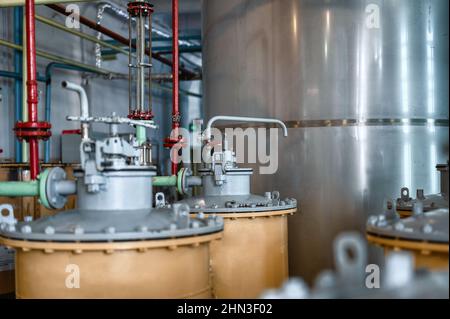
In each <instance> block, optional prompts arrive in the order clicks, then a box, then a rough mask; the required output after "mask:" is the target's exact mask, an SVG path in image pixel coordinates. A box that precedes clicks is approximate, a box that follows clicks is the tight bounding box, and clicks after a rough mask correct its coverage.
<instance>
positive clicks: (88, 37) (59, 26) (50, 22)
mask: <svg viewBox="0 0 450 319" xmlns="http://www.w3.org/2000/svg"><path fill="white" fill-rule="evenodd" d="M36 20H37V21H40V22H42V23H45V24H47V25H49V26H52V27H54V28H57V29H60V30H63V31H65V32H68V33H71V34H74V35H76V36H79V37H80V38H83V39H86V40H89V41H92V42H95V43H98V44H101V45H102V46H104V47H107V48H110V49H113V50H114V51H117V52H120V53H123V54H126V55H128V51H127V50H125V49H122V48H120V47H118V46H115V45H112V44H110V43H108V42H105V41H102V40H99V39H97V38H96V37H94V36H92V35H89V34H86V33H83V32H79V31H76V30H75V29H71V28H67V27H66V26H65V25H62V24H59V23H57V22H55V21H53V20H50V19H47V18H44V17H41V16H38V15H36Z"/></svg>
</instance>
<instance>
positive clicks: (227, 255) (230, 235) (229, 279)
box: [211, 209, 295, 298]
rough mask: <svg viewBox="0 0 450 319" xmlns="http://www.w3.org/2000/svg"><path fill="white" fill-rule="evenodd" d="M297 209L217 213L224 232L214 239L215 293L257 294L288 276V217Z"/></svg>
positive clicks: (229, 295) (223, 295) (222, 295)
mask: <svg viewBox="0 0 450 319" xmlns="http://www.w3.org/2000/svg"><path fill="white" fill-rule="evenodd" d="M294 212H295V210H293V209H291V210H285V211H267V212H257V213H241V214H239V213H231V214H217V215H218V216H222V217H223V218H224V233H223V238H222V239H221V240H217V241H214V242H212V243H211V271H212V285H213V290H212V292H213V293H212V294H213V296H214V297H216V298H258V297H260V296H261V294H262V293H263V292H264V291H265V290H266V289H270V288H276V287H279V286H280V285H281V284H282V283H283V282H284V281H285V280H287V278H288V275H289V272H288V245H287V239H288V238H287V237H288V232H287V219H288V218H287V217H288V216H290V215H292V214H293V213H294Z"/></svg>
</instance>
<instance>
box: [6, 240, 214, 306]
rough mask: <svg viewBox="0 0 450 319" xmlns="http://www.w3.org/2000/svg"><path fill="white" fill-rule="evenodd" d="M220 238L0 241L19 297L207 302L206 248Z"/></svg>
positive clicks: (208, 288) (207, 272)
mask: <svg viewBox="0 0 450 319" xmlns="http://www.w3.org/2000/svg"><path fill="white" fill-rule="evenodd" d="M220 236H221V234H220V233H216V234H211V235H206V236H196V237H188V238H180V239H168V240H153V241H137V242H121V243H44V242H30V241H21V240H10V239H2V242H3V244H5V245H7V246H10V247H14V248H15V249H16V251H17V253H16V272H17V279H16V296H17V297H18V298H183V299H184V298H210V297H211V283H210V276H209V244H210V242H212V241H215V240H216V239H218V238H220Z"/></svg>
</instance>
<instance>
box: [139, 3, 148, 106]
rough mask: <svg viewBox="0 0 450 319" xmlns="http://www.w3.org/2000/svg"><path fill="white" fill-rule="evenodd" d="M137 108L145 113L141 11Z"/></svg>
mask: <svg viewBox="0 0 450 319" xmlns="http://www.w3.org/2000/svg"><path fill="white" fill-rule="evenodd" d="M137 40H138V41H139V42H140V43H139V65H138V67H139V69H138V70H139V82H138V83H139V94H140V95H139V105H138V106H139V107H140V111H142V112H144V111H145V107H144V106H145V98H144V97H145V68H146V67H145V21H144V17H143V16H142V11H140V12H139V34H138V38H137Z"/></svg>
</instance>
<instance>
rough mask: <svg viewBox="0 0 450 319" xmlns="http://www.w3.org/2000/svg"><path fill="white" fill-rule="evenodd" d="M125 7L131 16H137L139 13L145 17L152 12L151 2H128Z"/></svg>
mask: <svg viewBox="0 0 450 319" xmlns="http://www.w3.org/2000/svg"><path fill="white" fill-rule="evenodd" d="M127 7H128V13H129V14H130V15H131V16H133V17H137V16H139V14H141V15H142V16H144V17H146V16H147V15H149V14H152V13H153V4H150V3H149V2H146V1H136V2H129V3H128V5H127Z"/></svg>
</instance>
